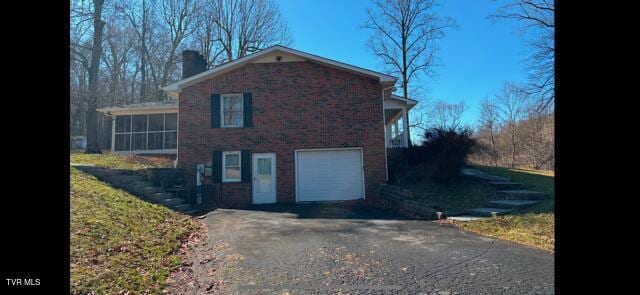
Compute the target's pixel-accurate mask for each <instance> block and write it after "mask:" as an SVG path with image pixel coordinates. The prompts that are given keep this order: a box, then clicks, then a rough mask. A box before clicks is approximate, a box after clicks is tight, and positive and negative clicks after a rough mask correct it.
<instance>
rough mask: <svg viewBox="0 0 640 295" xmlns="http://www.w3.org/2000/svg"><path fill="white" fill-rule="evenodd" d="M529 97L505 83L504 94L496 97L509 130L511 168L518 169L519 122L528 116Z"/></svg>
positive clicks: (517, 87) (514, 85)
mask: <svg viewBox="0 0 640 295" xmlns="http://www.w3.org/2000/svg"><path fill="white" fill-rule="evenodd" d="M528 98H529V96H528V94H527V92H525V91H523V89H522V87H521V86H519V85H517V84H515V83H513V82H505V83H504V84H503V87H502V92H501V93H500V94H498V95H496V101H497V104H498V109H499V110H500V118H501V120H502V122H503V123H504V124H505V125H506V126H507V128H508V130H509V138H510V146H511V168H515V167H516V156H517V154H518V140H517V136H518V122H519V121H520V120H522V119H523V118H524V116H525V115H526V112H525V111H526V107H527V100H528Z"/></svg>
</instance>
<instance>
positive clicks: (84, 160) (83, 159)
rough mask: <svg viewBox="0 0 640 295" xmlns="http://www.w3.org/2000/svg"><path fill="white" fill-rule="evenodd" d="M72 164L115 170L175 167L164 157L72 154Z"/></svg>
mask: <svg viewBox="0 0 640 295" xmlns="http://www.w3.org/2000/svg"><path fill="white" fill-rule="evenodd" d="M71 162H72V163H78V164H93V165H96V166H100V167H109V168H115V169H132V170H137V169H145V168H150V167H173V161H172V160H170V159H167V158H162V157H141V156H135V155H117V154H110V153H105V154H84V153H81V152H73V153H71Z"/></svg>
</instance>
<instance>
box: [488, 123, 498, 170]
mask: <svg viewBox="0 0 640 295" xmlns="http://www.w3.org/2000/svg"><path fill="white" fill-rule="evenodd" d="M490 132H491V152H492V154H491V159H492V160H493V166H495V167H498V151H497V150H496V139H495V137H494V136H493V126H491V131H490Z"/></svg>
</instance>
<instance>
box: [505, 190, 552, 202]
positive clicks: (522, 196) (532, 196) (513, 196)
mask: <svg viewBox="0 0 640 295" xmlns="http://www.w3.org/2000/svg"><path fill="white" fill-rule="evenodd" d="M498 195H499V196H503V197H505V198H507V199H510V200H543V199H544V197H545V193H543V192H537V191H530V190H500V191H498Z"/></svg>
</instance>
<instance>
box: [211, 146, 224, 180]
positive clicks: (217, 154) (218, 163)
mask: <svg viewBox="0 0 640 295" xmlns="http://www.w3.org/2000/svg"><path fill="white" fill-rule="evenodd" d="M211 178H212V179H213V182H214V183H218V182H222V151H213V161H212V162H211Z"/></svg>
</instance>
